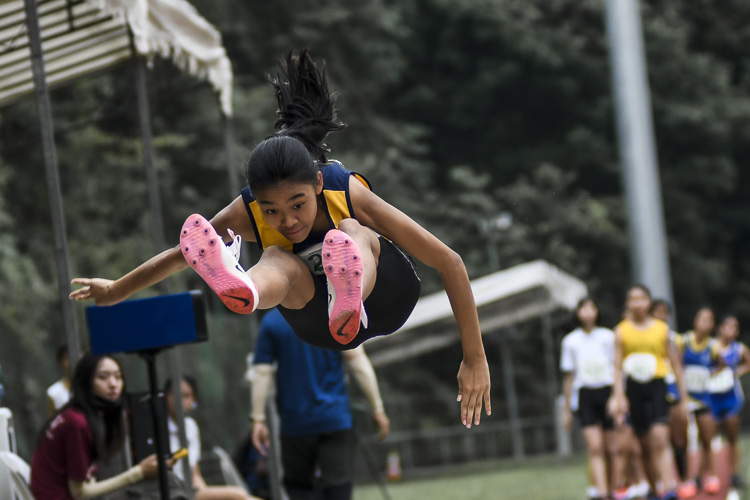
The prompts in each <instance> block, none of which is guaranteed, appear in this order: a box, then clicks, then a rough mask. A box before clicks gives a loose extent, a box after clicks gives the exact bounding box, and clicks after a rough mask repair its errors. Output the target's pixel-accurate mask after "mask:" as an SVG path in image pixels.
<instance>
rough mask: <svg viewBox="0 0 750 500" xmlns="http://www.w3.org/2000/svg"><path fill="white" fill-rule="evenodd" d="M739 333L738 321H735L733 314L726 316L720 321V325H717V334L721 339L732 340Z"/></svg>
mask: <svg viewBox="0 0 750 500" xmlns="http://www.w3.org/2000/svg"><path fill="white" fill-rule="evenodd" d="M739 334H740V322H739V321H737V318H735V317H734V316H730V317H728V318H726V319H725V320H724V321H722V322H721V325H719V335H721V337H722V338H723V339H726V340H728V341H730V342H732V341H734V340H737V335H739Z"/></svg>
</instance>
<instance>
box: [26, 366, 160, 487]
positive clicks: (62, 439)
mask: <svg viewBox="0 0 750 500" xmlns="http://www.w3.org/2000/svg"><path fill="white" fill-rule="evenodd" d="M72 387H73V397H72V398H71V400H70V401H69V402H68V404H66V405H65V406H63V407H62V408H61V409H60V410H59V411H58V412H57V413H56V414H55V415H53V416H52V418H50V420H49V421H47V423H46V424H45V425H44V427H43V428H42V432H41V433H40V435H39V439H38V441H37V445H36V449H35V450H34V454H33V456H32V458H31V492H32V493H33V494H34V496H35V497H36V498H37V499H39V500H75V499H79V498H90V497H93V496H98V495H103V494H105V493H109V492H111V491H114V490H116V489H119V488H122V487H125V486H128V485H130V484H133V483H136V482H138V481H140V480H142V479H143V478H145V477H154V476H156V474H157V471H158V464H157V460H156V455H151V456H150V457H148V458H145V459H144V460H143V461H142V462H141V463H140V464H138V465H136V466H134V467H132V468H131V469H129V470H127V471H125V472H122V473H121V474H118V475H117V476H115V477H112V478H109V479H107V480H105V481H101V482H96V480H95V479H94V475H95V473H96V465H95V463H96V461H97V460H102V459H107V458H109V457H111V456H112V455H113V454H115V453H116V452H118V451H119V450H120V448H121V447H122V445H123V442H124V439H125V423H124V419H123V410H122V394H123V389H124V382H123V379H122V370H121V368H120V365H119V363H118V362H117V361H116V360H115V359H114V358H111V357H109V356H92V355H90V354H86V355H84V356H83V357H82V358H81V360H80V361H79V362H78V364H77V365H76V369H75V372H74V374H73V380H72Z"/></svg>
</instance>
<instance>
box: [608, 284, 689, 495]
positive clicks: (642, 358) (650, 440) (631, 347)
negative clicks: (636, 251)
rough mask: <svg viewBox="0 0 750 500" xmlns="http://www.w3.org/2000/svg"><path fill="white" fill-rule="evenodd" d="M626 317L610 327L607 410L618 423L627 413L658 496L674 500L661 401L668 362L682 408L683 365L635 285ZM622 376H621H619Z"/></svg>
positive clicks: (642, 289)
mask: <svg viewBox="0 0 750 500" xmlns="http://www.w3.org/2000/svg"><path fill="white" fill-rule="evenodd" d="M625 305H626V313H625V319H624V320H623V321H621V322H620V323H619V324H618V325H617V327H615V363H614V364H615V377H614V388H613V391H612V397H611V398H610V401H609V403H608V406H609V411H610V413H611V414H612V415H615V417H616V420H617V422H618V423H619V424H620V425H622V424H623V423H624V421H625V416H626V414H628V413H629V414H630V423H631V425H632V427H633V430H634V431H635V434H636V436H638V439H639V441H640V443H641V447H642V448H643V449H644V452H645V453H648V456H649V457H650V460H649V465H650V467H651V468H652V472H653V473H654V474H653V475H654V477H655V478H656V480H657V483H658V484H659V485H660V487H661V491H659V492H658V494H659V495H661V498H664V499H674V498H676V492H675V489H676V486H677V482H676V480H675V475H674V460H673V456H672V451H671V449H670V446H669V425H668V422H669V408H668V405H667V399H666V391H667V388H666V383H665V382H664V378H665V377H666V375H667V371H668V369H667V361H666V360H667V359H669V361H670V362H671V364H672V368H673V370H674V372H675V378H676V379H677V386H678V388H679V390H680V394H681V396H683V397H682V398H681V399H682V400H681V402H680V403H678V404H679V405H680V407H681V408H683V411H684V408H685V406H684V405H685V403H684V401H685V398H686V396H687V395H686V393H685V385H684V383H683V377H682V366H681V364H680V363H679V360H678V358H677V353H676V352H675V350H674V349H672V348H671V344H670V341H669V326H667V324H666V323H664V322H663V321H660V320H658V319H655V318H653V317H651V315H650V308H651V294H650V292H649V291H648V289H647V288H646V287H645V286H643V285H634V286H631V287H630V288H629V289H628V292H627V296H626V302H625ZM623 374H624V376H623Z"/></svg>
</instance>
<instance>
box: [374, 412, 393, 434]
mask: <svg viewBox="0 0 750 500" xmlns="http://www.w3.org/2000/svg"><path fill="white" fill-rule="evenodd" d="M372 420H373V422H375V428H376V429H377V430H378V439H385V437H386V436H387V435H388V433H389V432H391V421H390V419H389V418H388V415H386V414H385V412H384V411H376V412H375V413H373V414H372Z"/></svg>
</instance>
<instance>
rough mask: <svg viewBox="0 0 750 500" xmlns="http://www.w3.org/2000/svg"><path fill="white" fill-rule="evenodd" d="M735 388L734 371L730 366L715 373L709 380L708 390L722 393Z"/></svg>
mask: <svg viewBox="0 0 750 500" xmlns="http://www.w3.org/2000/svg"><path fill="white" fill-rule="evenodd" d="M732 389H734V372H733V371H732V369H731V368H729V367H728V366H727V367H725V368H723V369H721V370H720V371H718V372H717V373H715V374H714V375H713V376H711V378H709V380H708V392H712V393H714V394H722V393H725V392H729V391H731V390H732Z"/></svg>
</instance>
